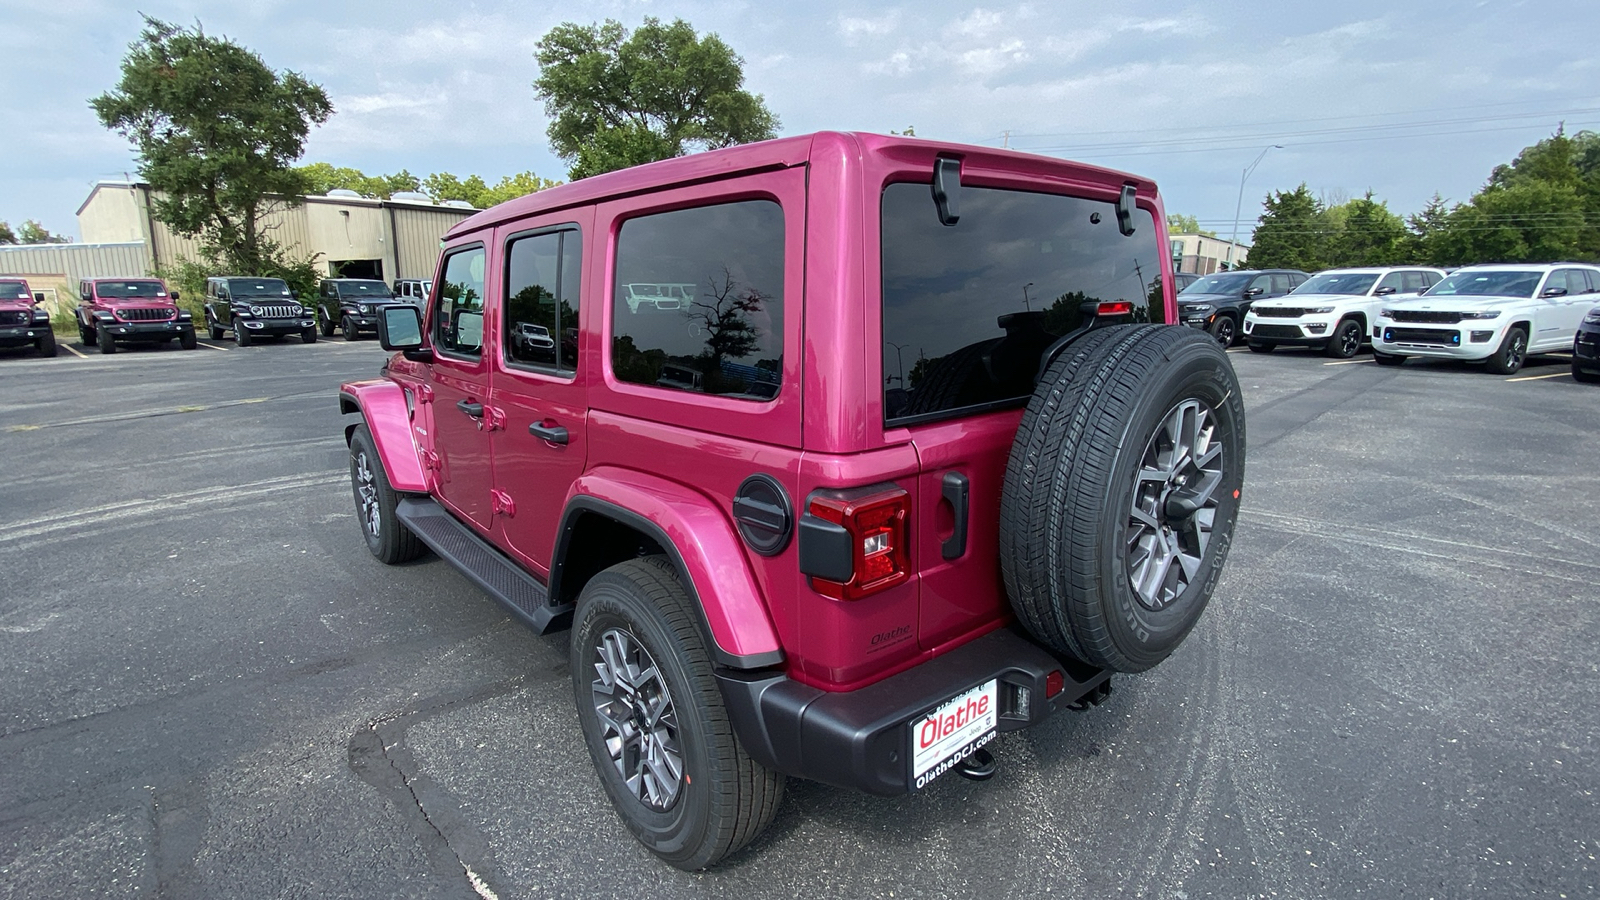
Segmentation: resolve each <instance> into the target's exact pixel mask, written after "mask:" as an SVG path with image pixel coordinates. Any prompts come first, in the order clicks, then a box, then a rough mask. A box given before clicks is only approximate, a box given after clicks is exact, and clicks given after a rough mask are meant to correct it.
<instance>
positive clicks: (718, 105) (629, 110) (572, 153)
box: [533, 18, 778, 179]
mask: <svg viewBox="0 0 1600 900" xmlns="http://www.w3.org/2000/svg"><path fill="white" fill-rule="evenodd" d="M534 57H535V59H536V60H537V61H538V63H539V77H538V79H537V80H536V81H534V83H533V87H534V90H535V92H536V93H537V94H538V96H539V98H540V99H541V100H543V101H544V104H545V112H546V113H547V114H548V115H549V116H550V127H549V130H548V132H547V133H548V134H549V136H550V143H551V145H552V146H553V147H554V149H555V152H556V155H557V156H560V157H561V158H562V159H564V160H566V161H567V163H568V165H569V166H570V167H571V168H570V170H569V172H568V176H569V177H571V178H574V179H577V178H586V177H588V176H590V175H598V174H600V173H602V172H610V171H613V170H616V169H621V168H626V167H628V166H634V165H639V164H641V163H647V162H654V161H655V160H658V159H671V158H672V157H676V156H682V155H683V154H685V153H688V152H690V151H692V150H695V149H712V148H717V147H728V146H732V145H734V144H742V143H747V142H750V141H760V140H766V139H768V138H771V137H773V136H775V135H776V133H777V129H778V119H777V117H776V116H774V115H773V114H772V112H771V111H770V110H768V109H767V107H766V104H765V102H764V101H763V100H762V98H761V95H759V94H752V93H750V92H749V91H747V90H745V89H744V86H743V85H744V60H743V59H741V58H740V57H739V55H738V54H736V53H734V52H733V49H732V48H731V47H729V46H728V45H727V44H725V43H723V42H722V39H721V38H719V37H717V36H716V35H715V34H708V35H706V36H705V37H704V38H701V37H699V36H698V35H697V34H696V33H695V30H694V28H692V27H691V26H690V25H689V23H687V22H685V21H683V20H682V19H675V20H673V22H672V24H670V25H663V24H661V22H660V21H659V20H658V19H655V18H646V19H645V20H644V24H642V25H640V26H639V28H638V29H637V30H635V31H634V32H632V33H631V34H630V33H629V32H628V30H627V29H626V28H624V27H623V26H622V24H621V23H620V22H617V21H614V20H611V19H607V20H606V21H605V23H604V24H601V25H578V24H576V23H573V22H564V23H562V24H560V25H557V26H556V27H555V28H552V29H551V30H550V31H549V32H548V33H547V34H545V36H544V37H542V38H540V39H539V44H538V49H537V52H536V53H535V54H534Z"/></svg>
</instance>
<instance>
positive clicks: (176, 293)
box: [167, 291, 178, 300]
mask: <svg viewBox="0 0 1600 900" xmlns="http://www.w3.org/2000/svg"><path fill="white" fill-rule="evenodd" d="M167 296H169V297H171V298H172V299H173V300H177V299H178V292H177V291H173V292H172V293H171V294H168V295H167Z"/></svg>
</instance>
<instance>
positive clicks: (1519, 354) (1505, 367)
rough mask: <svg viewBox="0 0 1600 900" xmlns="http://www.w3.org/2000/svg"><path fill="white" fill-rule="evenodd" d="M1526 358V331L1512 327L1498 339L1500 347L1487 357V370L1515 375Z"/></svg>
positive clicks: (1497, 373)
mask: <svg viewBox="0 0 1600 900" xmlns="http://www.w3.org/2000/svg"><path fill="white" fill-rule="evenodd" d="M1527 359H1528V333H1527V332H1526V331H1523V330H1522V328H1521V327H1520V326H1519V327H1513V328H1511V329H1510V330H1508V331H1507V332H1506V336H1505V338H1504V339H1502V340H1501V341H1500V347H1499V348H1498V349H1497V350H1495V351H1494V354H1493V355H1492V356H1490V357H1489V371H1491V372H1493V373H1495V374H1496V375H1515V374H1516V373H1517V371H1518V370H1520V369H1521V368H1522V364H1523V363H1524V362H1526V361H1527Z"/></svg>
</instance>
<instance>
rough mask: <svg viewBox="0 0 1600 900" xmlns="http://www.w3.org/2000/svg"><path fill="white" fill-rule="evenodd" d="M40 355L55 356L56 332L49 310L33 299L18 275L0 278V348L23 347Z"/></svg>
mask: <svg viewBox="0 0 1600 900" xmlns="http://www.w3.org/2000/svg"><path fill="white" fill-rule="evenodd" d="M29 344H32V345H33V349H34V351H35V352H37V353H38V354H39V355H40V356H55V355H56V333H55V332H54V331H53V330H51V328H50V313H48V312H46V311H45V309H44V308H43V307H41V306H39V305H38V304H37V303H35V302H34V297H33V290H32V289H31V288H29V287H28V282H27V281H26V280H24V279H21V278H0V347H26V346H28V345H29Z"/></svg>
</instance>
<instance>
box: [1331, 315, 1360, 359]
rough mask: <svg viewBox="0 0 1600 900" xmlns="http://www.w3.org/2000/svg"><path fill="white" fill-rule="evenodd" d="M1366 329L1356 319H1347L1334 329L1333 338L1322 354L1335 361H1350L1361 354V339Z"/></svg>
mask: <svg viewBox="0 0 1600 900" xmlns="http://www.w3.org/2000/svg"><path fill="white" fill-rule="evenodd" d="M1365 333H1366V329H1364V328H1362V327H1361V323H1360V322H1357V321H1356V320H1355V319H1345V320H1344V321H1342V322H1340V323H1339V324H1338V325H1337V326H1336V327H1335V328H1334V329H1333V337H1331V338H1329V339H1328V346H1326V347H1324V348H1323V350H1322V352H1323V353H1324V354H1326V355H1328V356H1331V357H1333V358H1334V359H1349V358H1350V357H1352V356H1355V355H1356V354H1357V353H1360V352H1361V337H1362V335H1363V334H1365Z"/></svg>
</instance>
